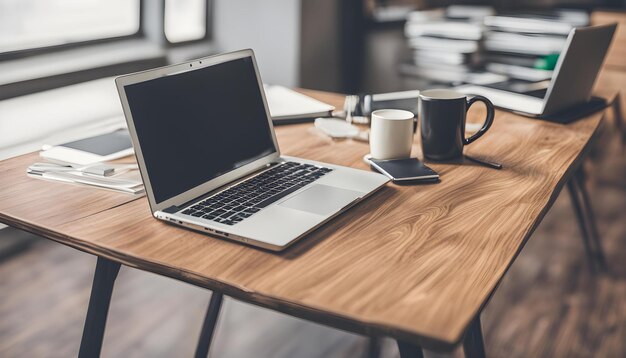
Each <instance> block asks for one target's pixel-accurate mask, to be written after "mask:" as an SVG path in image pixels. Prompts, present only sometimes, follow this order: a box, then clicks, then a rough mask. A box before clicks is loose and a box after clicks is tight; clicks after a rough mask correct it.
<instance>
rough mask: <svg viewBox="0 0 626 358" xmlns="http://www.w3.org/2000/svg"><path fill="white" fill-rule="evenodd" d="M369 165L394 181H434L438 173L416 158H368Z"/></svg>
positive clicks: (437, 177)
mask: <svg viewBox="0 0 626 358" xmlns="http://www.w3.org/2000/svg"><path fill="white" fill-rule="evenodd" d="M369 162H370V165H371V166H372V168H374V169H375V170H377V171H378V172H380V173H382V174H384V175H386V176H387V177H389V179H391V180H393V182H394V183H408V182H436V181H438V180H439V174H437V172H435V171H434V170H432V169H430V168H429V167H427V166H426V165H425V164H424V163H422V162H421V161H420V160H419V159H417V158H407V159H390V160H378V159H370V160H369Z"/></svg>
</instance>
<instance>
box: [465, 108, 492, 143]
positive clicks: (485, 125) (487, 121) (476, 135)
mask: <svg viewBox="0 0 626 358" xmlns="http://www.w3.org/2000/svg"><path fill="white" fill-rule="evenodd" d="M476 102H483V103H484V104H485V106H486V107H487V118H486V119H485V123H483V127H482V128H481V129H480V130H479V131H478V132H476V133H474V134H473V135H472V136H471V137H469V138H465V136H463V137H464V138H463V144H464V145H468V144H470V143H472V142H473V141H475V140H476V139H478V138H480V137H482V136H483V134H485V133H486V132H487V130H488V129H489V127H491V125H492V124H493V117H494V114H495V111H494V109H493V103H491V101H490V100H488V99H487V98H486V97H483V96H474V97H472V98H470V99H469V100H467V109H466V110H465V111H466V112H467V111H469V109H470V107H471V106H472V104H474V103H476Z"/></svg>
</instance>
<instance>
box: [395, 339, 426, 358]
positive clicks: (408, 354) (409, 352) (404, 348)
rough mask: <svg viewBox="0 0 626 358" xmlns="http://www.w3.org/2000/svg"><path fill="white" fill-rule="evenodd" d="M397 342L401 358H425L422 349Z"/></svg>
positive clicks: (410, 344)
mask: <svg viewBox="0 0 626 358" xmlns="http://www.w3.org/2000/svg"><path fill="white" fill-rule="evenodd" d="M396 342H397V343H398V350H399V351H400V358H424V352H422V347H420V346H418V345H415V344H412V343H407V342H404V341H401V340H396Z"/></svg>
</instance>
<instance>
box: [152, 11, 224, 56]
mask: <svg viewBox="0 0 626 358" xmlns="http://www.w3.org/2000/svg"><path fill="white" fill-rule="evenodd" d="M141 1H144V0H141ZM165 1H166V0H163V11H162V13H163V18H162V19H161V21H162V23H163V26H162V29H163V39H164V41H165V45H166V46H167V47H168V48H175V47H181V46H187V45H194V44H198V43H201V42H206V41H208V40H211V39H212V38H213V26H212V22H211V15H212V14H213V3H214V2H215V1H213V0H204V2H205V4H206V11H205V14H204V15H205V17H204V26H205V32H204V36H203V37H201V38H199V39H195V40H189V41H181V42H171V41H170V40H168V38H167V35H166V34H165Z"/></svg>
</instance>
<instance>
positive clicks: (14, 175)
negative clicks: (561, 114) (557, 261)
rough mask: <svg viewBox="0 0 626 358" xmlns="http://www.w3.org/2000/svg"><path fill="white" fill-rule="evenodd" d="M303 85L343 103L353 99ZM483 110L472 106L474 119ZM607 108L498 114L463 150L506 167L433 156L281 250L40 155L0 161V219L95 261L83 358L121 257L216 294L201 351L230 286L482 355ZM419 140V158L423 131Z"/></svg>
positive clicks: (339, 157)
mask: <svg viewBox="0 0 626 358" xmlns="http://www.w3.org/2000/svg"><path fill="white" fill-rule="evenodd" d="M307 93H308V94H310V95H312V96H314V97H317V98H319V99H321V100H323V101H326V102H328V103H332V104H334V105H335V106H337V107H341V105H342V102H343V97H342V96H339V95H333V94H328V93H321V92H313V91H308V92H307ZM481 112H482V111H481V110H480V109H473V110H472V115H471V116H470V121H473V120H474V119H475V118H483V113H481ZM602 118H603V113H596V114H593V115H590V116H588V117H587V118H585V119H582V120H579V121H577V122H575V123H572V124H569V125H560V124H553V123H548V122H544V121H539V120H533V119H529V118H524V117H521V116H518V115H514V114H511V113H506V112H502V111H497V113H496V119H495V122H494V125H493V127H492V128H491V129H490V131H489V132H488V133H487V134H486V135H485V136H484V137H483V138H481V139H479V140H478V141H477V142H475V143H474V144H472V145H470V146H468V147H467V148H466V151H467V153H468V154H471V155H473V156H475V157H478V158H482V159H487V160H492V161H497V162H500V163H502V164H503V165H504V169H503V170H493V169H489V168H486V167H483V166H479V165H477V164H474V163H472V162H457V163H443V164H442V163H431V164H430V165H431V167H432V168H433V169H435V170H436V171H437V172H439V174H440V175H441V182H440V183H438V184H429V185H416V186H397V185H393V184H388V185H387V186H386V187H385V188H383V189H382V190H380V191H379V192H377V193H376V194H374V195H373V196H372V197H371V198H369V199H368V200H366V201H364V202H363V203H361V204H359V205H357V206H356V207H354V208H353V209H351V210H349V211H348V212H347V213H345V214H343V215H341V216H340V217H338V218H336V219H335V220H333V221H332V222H331V223H329V224H327V225H325V226H323V227H322V228H321V229H319V230H317V231H315V232H313V233H312V234H311V235H309V237H307V238H305V239H303V240H301V241H300V242H299V243H297V244H295V245H294V246H293V247H291V248H289V249H287V250H286V251H284V252H282V253H272V252H268V251H263V250H260V249H256V248H252V247H248V246H244V245H241V244H238V243H234V242H230V241H226V240H222V239H218V238H213V237H210V236H204V235H201V234H198V233H195V232H192V231H187V230H184V229H181V228H178V227H174V226H171V225H168V224H166V223H163V222H160V221H157V220H155V219H154V218H153V217H152V216H151V213H150V210H149V207H148V202H147V200H146V199H145V198H135V197H133V196H129V195H126V194H118V193H113V192H108V191H104V190H98V189H92V188H83V187H78V186H72V185H68V184H60V183H53V182H46V181H42V180H37V179H31V178H29V177H27V176H26V173H25V172H26V167H27V166H28V165H29V164H31V163H33V162H35V161H37V159H38V157H37V155H36V154H28V155H25V156H21V157H17V158H13V159H9V160H6V161H3V162H0V173H1V174H0V221H1V222H3V223H6V224H8V225H11V226H14V227H17V228H21V229H23V230H26V231H30V232H33V233H35V234H39V235H41V236H44V237H46V238H49V239H51V240H54V241H57V242H59V243H62V244H65V245H68V246H71V247H74V248H76V249H79V250H82V251H85V252H88V253H92V254H94V255H97V256H98V257H99V259H98V265H97V268H96V273H95V276H94V284H93V288H92V297H91V300H90V306H89V310H88V314H87V319H86V323H85V330H84V332H83V341H82V344H81V351H80V352H81V356H89V355H97V354H99V352H100V347H101V342H102V334H103V332H104V325H105V322H106V314H107V311H108V306H109V301H110V296H111V291H112V289H113V283H114V281H115V277H116V275H117V272H118V270H119V265H120V264H124V265H127V266H131V267H135V268H138V269H141V270H145V271H150V272H154V273H157V274H161V275H164V276H169V277H172V278H175V279H178V280H181V281H185V282H188V283H191V284H194V285H197V286H201V287H205V288H207V289H210V290H212V291H214V294H213V299H212V301H211V307H210V309H209V311H208V313H207V320H206V321H205V326H204V329H203V333H202V335H201V339H200V343H199V346H200V348H198V352H199V353H198V356H202V355H203V354H204V355H205V356H206V350H208V345H209V344H210V338H211V336H212V331H213V328H214V325H215V320H216V318H217V314H218V311H219V306H220V303H221V297H222V294H225V295H228V296H231V297H233V298H236V299H239V300H242V301H245V302H249V303H253V304H255V305H259V306H263V307H267V308H271V309H274V310H276V311H280V312H284V313H287V314H290V315H293V316H297V317H301V318H304V319H308V320H311V321H315V322H319V323H323V324H326V325H329V326H332V327H336V328H340V329H344V330H349V331H353V332H357V333H362V334H367V335H372V336H377V335H385V336H391V337H393V338H395V339H397V340H398V342H399V346H400V349H401V352H402V354H403V355H402V356H403V357H404V356H409V355H410V354H412V353H414V354H415V355H416V356H419V355H420V354H421V349H420V348H419V347H420V346H421V347H424V348H428V349H432V350H444V351H445V350H450V349H453V348H454V347H455V346H456V345H458V344H459V343H460V342H461V341H463V343H464V348H465V349H466V353H468V354H470V355H473V356H480V355H484V348H483V343H482V335H481V332H480V321H479V315H480V312H481V310H482V308H483V307H484V306H485V304H486V303H487V302H488V300H489V298H490V296H491V295H492V294H493V292H494V290H495V289H496V288H497V286H498V283H499V282H500V281H501V280H502V277H503V276H504V274H505V273H506V271H507V269H508V268H509V267H510V265H511V264H512V263H513V260H514V259H515V257H516V256H517V255H518V253H519V252H520V250H521V249H522V248H523V246H524V244H525V242H526V241H527V240H528V239H529V237H530V236H531V234H532V232H533V231H534V229H535V228H536V227H537V225H538V224H539V223H540V221H541V219H542V218H543V217H544V215H545V214H546V212H547V211H548V209H549V208H550V206H551V205H552V203H553V202H554V200H555V199H556V197H557V195H558V194H559V192H560V190H561V188H562V187H563V186H564V185H565V184H566V182H567V180H568V178H569V177H570V176H571V175H572V173H574V171H575V169H576V168H577V167H578V166H579V164H580V163H581V160H582V159H583V157H584V155H585V153H586V152H587V150H588V148H589V146H590V143H591V141H592V139H593V138H594V134H595V133H596V132H597V130H598V128H599V126H600V124H601V122H602ZM276 132H277V136H278V141H279V144H280V148H281V151H282V153H283V154H287V155H293V156H300V157H303V158H308V159H314V160H319V161H323V162H329V163H333V164H340V165H346V166H351V167H355V168H361V169H366V170H367V169H368V168H367V166H366V165H365V164H364V163H363V162H362V159H361V158H362V157H363V155H364V154H366V153H368V145H367V144H365V143H361V142H356V141H351V140H343V141H333V140H330V139H328V138H326V137H324V136H322V135H320V134H319V133H317V132H316V131H315V130H314V128H313V126H312V125H311V124H310V123H308V124H298V125H288V126H280V127H277V128H276ZM413 150H414V151H413V153H414V154H417V155H418V156H419V157H421V151H420V148H419V145H418V143H417V141H416V142H415V146H414V148H413ZM137 289H141V288H139V287H138V288H137ZM285 339H288V337H285Z"/></svg>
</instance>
